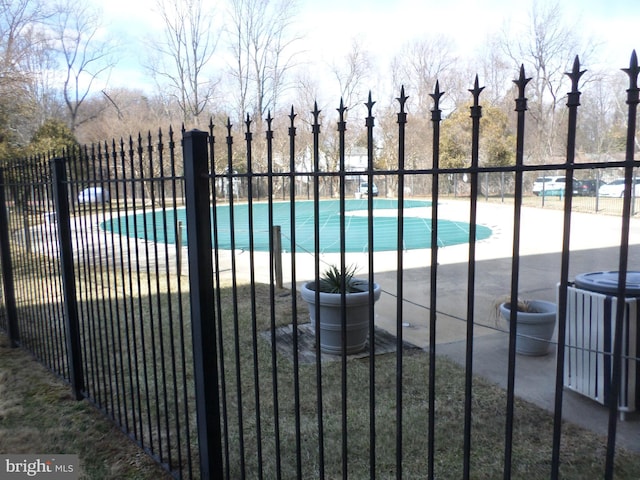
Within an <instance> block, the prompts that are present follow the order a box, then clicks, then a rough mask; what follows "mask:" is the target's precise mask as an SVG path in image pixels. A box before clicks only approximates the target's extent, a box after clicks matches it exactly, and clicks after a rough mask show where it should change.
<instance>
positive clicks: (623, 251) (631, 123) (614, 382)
mask: <svg viewBox="0 0 640 480" xmlns="http://www.w3.org/2000/svg"><path fill="white" fill-rule="evenodd" d="M624 71H625V72H626V73H627V75H628V76H629V88H628V89H627V105H629V116H628V123H627V144H626V154H625V161H626V166H625V195H624V202H623V208H622V229H621V238H620V263H619V267H618V269H619V270H618V271H619V276H618V303H617V311H616V328H615V334H614V335H615V336H614V347H613V377H612V379H611V396H610V398H609V402H610V404H609V428H608V436H607V455H606V463H605V479H607V480H610V479H612V478H613V474H614V458H615V448H616V428H617V416H618V398H619V394H620V383H621V375H622V374H621V368H622V324H623V316H624V308H625V301H624V293H625V290H626V283H627V263H628V257H629V229H630V218H631V210H632V207H631V203H632V201H633V192H634V190H635V184H634V183H633V169H634V166H635V164H634V160H633V158H634V153H635V138H636V116H637V112H638V103H640V89H638V74H640V69H639V68H638V57H637V55H636V51H635V50H634V51H633V54H632V55H631V61H630V63H629V68H625V69H624ZM634 203H635V201H634Z"/></svg>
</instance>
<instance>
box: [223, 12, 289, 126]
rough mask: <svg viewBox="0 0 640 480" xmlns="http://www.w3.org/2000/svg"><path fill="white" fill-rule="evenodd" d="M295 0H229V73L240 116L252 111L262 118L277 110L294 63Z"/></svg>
mask: <svg viewBox="0 0 640 480" xmlns="http://www.w3.org/2000/svg"><path fill="white" fill-rule="evenodd" d="M296 1H297V0H231V2H230V3H231V6H230V16H231V19H230V28H229V38H230V44H231V51H232V53H233V61H234V64H233V67H232V68H231V75H232V76H233V78H235V81H236V85H237V88H236V89H235V91H237V92H238V93H237V94H236V95H237V97H236V109H237V114H238V116H239V117H243V116H244V115H245V114H246V113H247V112H252V113H253V115H254V116H255V117H256V118H264V117H265V116H266V114H267V112H269V111H271V112H276V111H277V109H278V100H279V98H280V95H281V94H282V92H283V90H284V88H285V85H286V83H285V80H286V78H285V77H286V73H287V71H288V70H289V69H290V68H291V67H292V66H293V62H294V57H295V52H293V51H292V49H291V47H292V45H293V44H294V42H295V41H296V40H298V37H297V36H296V35H294V34H293V33H292V32H290V30H291V29H292V24H293V17H294V14H295V12H296Z"/></svg>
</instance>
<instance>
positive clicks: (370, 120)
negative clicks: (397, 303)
mask: <svg viewBox="0 0 640 480" xmlns="http://www.w3.org/2000/svg"><path fill="white" fill-rule="evenodd" d="M375 103H376V102H374V101H373V100H372V99H371V91H369V99H368V101H367V103H365V105H366V106H367V118H366V120H365V122H366V123H365V124H366V127H367V182H368V185H369V188H368V193H369V195H368V196H367V212H368V215H367V241H368V244H369V248H368V255H367V259H368V262H369V265H368V270H369V278H368V287H369V298H374V297H373V289H374V284H373V283H374V282H373V280H374V279H373V252H374V251H375V245H374V236H373V219H374V216H373V192H372V189H373V151H374V139H373V127H374V126H375V117H374V116H373V105H374V104H375ZM368 321H369V478H370V479H371V480H375V478H376V371H375V367H376V329H375V310H374V307H373V302H372V303H371V305H369V318H368Z"/></svg>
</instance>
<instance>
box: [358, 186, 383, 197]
mask: <svg viewBox="0 0 640 480" xmlns="http://www.w3.org/2000/svg"><path fill="white" fill-rule="evenodd" d="M358 192H359V193H360V194H362V195H369V183H368V182H360V187H358ZM371 195H372V196H374V197H377V196H378V187H376V184H375V183H372V184H371Z"/></svg>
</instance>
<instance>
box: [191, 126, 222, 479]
mask: <svg viewBox="0 0 640 480" xmlns="http://www.w3.org/2000/svg"><path fill="white" fill-rule="evenodd" d="M207 137H208V134H207V132H201V131H198V130H192V131H188V132H185V133H184V139H183V141H184V144H183V154H184V174H185V194H186V195H185V197H186V198H185V202H186V213H187V236H188V238H189V239H190V241H189V243H190V245H189V285H190V295H191V322H192V326H191V328H192V330H193V359H194V377H195V391H196V411H197V419H198V440H199V446H200V475H201V478H203V479H222V478H223V468H222V439H221V430H220V398H219V395H218V364H217V358H216V356H217V351H216V346H217V343H216V332H215V311H214V303H213V295H212V293H213V270H212V267H211V266H212V253H211V252H212V250H211V214H210V209H209V181H208V178H209V175H208V154H207V140H208V138H207Z"/></svg>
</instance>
